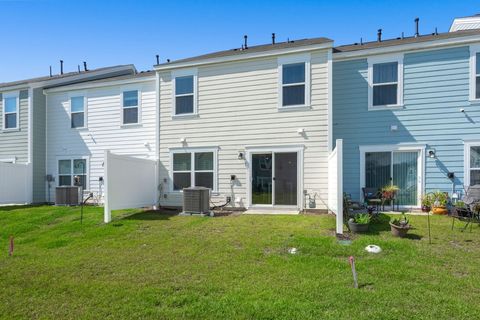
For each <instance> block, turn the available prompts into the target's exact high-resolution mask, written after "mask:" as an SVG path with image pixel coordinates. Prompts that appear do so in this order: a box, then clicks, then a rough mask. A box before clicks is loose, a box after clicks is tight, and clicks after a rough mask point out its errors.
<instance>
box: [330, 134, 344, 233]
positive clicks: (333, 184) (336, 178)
mask: <svg viewBox="0 0 480 320" xmlns="http://www.w3.org/2000/svg"><path fill="white" fill-rule="evenodd" d="M328 208H329V210H330V211H332V212H333V213H334V214H335V215H336V216H337V223H336V231H337V234H343V140H342V139H338V140H337V141H336V147H335V149H334V150H333V151H332V152H331V153H330V155H329V157H328Z"/></svg>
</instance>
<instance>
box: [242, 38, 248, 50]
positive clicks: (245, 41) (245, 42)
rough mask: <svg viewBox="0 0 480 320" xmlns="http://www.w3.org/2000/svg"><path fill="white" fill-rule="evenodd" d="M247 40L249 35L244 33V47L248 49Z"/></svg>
mask: <svg viewBox="0 0 480 320" xmlns="http://www.w3.org/2000/svg"><path fill="white" fill-rule="evenodd" d="M247 40H248V36H247V35H244V36H243V41H244V45H243V47H244V48H245V49H248V45H247Z"/></svg>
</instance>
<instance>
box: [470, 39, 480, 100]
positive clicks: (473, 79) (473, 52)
mask: <svg viewBox="0 0 480 320" xmlns="http://www.w3.org/2000/svg"><path fill="white" fill-rule="evenodd" d="M477 53H480V45H478V44H477V45H471V46H470V66H469V67H470V94H469V99H470V102H474V103H479V102H480V98H477V92H476V91H477V77H480V74H479V75H477Z"/></svg>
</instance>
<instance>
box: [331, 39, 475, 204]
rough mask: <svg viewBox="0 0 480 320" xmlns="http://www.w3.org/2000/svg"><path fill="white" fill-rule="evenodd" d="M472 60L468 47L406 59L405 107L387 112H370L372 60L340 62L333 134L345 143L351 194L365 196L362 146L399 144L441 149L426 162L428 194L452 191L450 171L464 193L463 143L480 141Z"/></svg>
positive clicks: (347, 189) (335, 78) (346, 185)
mask: <svg viewBox="0 0 480 320" xmlns="http://www.w3.org/2000/svg"><path fill="white" fill-rule="evenodd" d="M469 55H470V54H469V48H468V47H460V48H447V49H440V50H434V51H426V52H425V51H424V52H417V53H409V54H405V56H404V104H405V108H403V109H400V110H382V111H368V106H367V104H368V85H367V69H368V64H367V60H366V59H358V60H352V61H339V62H334V64H333V135H334V139H344V190H345V192H348V193H351V194H352V197H354V198H355V199H358V198H359V197H360V194H359V193H360V192H359V186H360V152H359V145H378V144H397V143H422V144H426V145H427V149H428V148H435V150H436V156H437V158H436V159H430V158H428V157H427V159H426V163H425V187H426V190H425V191H426V192H430V191H434V190H443V191H448V192H451V190H452V183H451V180H450V179H448V178H447V172H454V173H455V175H456V179H455V185H456V189H457V190H463V187H462V186H463V176H464V172H463V159H464V158H463V140H464V139H476V138H480V126H479V123H480V106H479V105H473V104H472V105H471V104H470V102H469V100H468V99H469ZM461 108H464V109H465V111H466V112H465V113H461V112H460V109H461ZM391 125H397V126H398V131H396V132H392V131H391V130H390V126H391Z"/></svg>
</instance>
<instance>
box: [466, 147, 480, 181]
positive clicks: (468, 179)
mask: <svg viewBox="0 0 480 320" xmlns="http://www.w3.org/2000/svg"><path fill="white" fill-rule="evenodd" d="M472 147H480V140H464V141H463V186H464V188H465V190H467V189H468V187H469V186H470V170H472V169H471V168H470V150H471V148H472ZM474 170H475V169H474Z"/></svg>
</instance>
